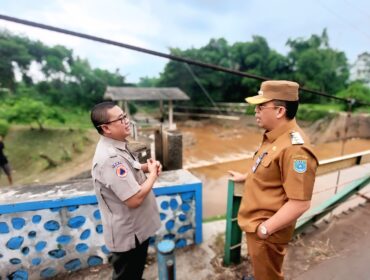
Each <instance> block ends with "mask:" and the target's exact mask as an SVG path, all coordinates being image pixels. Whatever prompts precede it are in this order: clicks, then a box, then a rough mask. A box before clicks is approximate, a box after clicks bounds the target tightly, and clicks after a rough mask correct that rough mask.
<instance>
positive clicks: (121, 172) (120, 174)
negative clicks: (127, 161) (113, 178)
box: [116, 164, 127, 178]
mask: <svg viewBox="0 0 370 280" xmlns="http://www.w3.org/2000/svg"><path fill="white" fill-rule="evenodd" d="M116 175H117V176H118V177H120V178H123V177H126V175H127V169H126V167H125V166H124V165H123V164H120V165H118V166H117V168H116Z"/></svg>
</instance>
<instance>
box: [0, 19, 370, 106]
mask: <svg viewBox="0 0 370 280" xmlns="http://www.w3.org/2000/svg"><path fill="white" fill-rule="evenodd" d="M0 19H3V20H6V21H11V22H16V23H19V24H23V25H28V26H33V27H36V28H41V29H46V30H49V31H54V32H58V33H63V34H67V35H71V36H75V37H80V38H84V39H88V40H92V41H96V42H101V43H104V44H108V45H114V46H118V47H122V48H126V49H130V50H134V51H138V52H142V53H146V54H150V55H154V56H159V57H163V58H167V59H170V60H174V61H179V62H184V63H188V64H192V65H197V66H200V67H204V68H209V69H213V70H215V71H220V72H225V73H230V74H233V75H237V76H241V77H246V78H251V79H255V80H259V81H266V80H272V79H271V78H267V77H263V76H258V75H254V74H250V73H245V72H241V71H237V70H233V69H230V68H226V67H222V66H218V65H214V64H209V63H205V62H201V61H197V60H192V59H189V58H184V57H180V56H176V55H171V54H165V53H161V52H157V51H153V50H150V49H145V48H141V47H136V46H133V45H129V44H125V43H120V42H117V41H113V40H109V39H105V38H101V37H97V36H92V35H88V34H84V33H80V32H75V31H71V30H67V29H63V28H59V27H55V26H51V25H46V24H42V23H37V22H33V21H29V20H24V19H19V18H15V17H10V16H6V15H1V14H0ZM300 89H301V90H302V91H306V92H309V93H312V94H316V95H320V96H324V97H327V98H331V99H335V100H340V101H344V102H346V103H356V104H360V105H368V106H370V104H369V103H365V102H359V101H357V100H355V99H346V98H340V97H337V96H333V95H330V94H327V93H324V92H320V91H317V90H312V89H307V88H300Z"/></svg>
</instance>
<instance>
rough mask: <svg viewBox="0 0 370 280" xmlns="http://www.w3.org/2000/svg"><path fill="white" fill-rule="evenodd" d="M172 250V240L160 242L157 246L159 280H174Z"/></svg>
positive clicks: (173, 255)
mask: <svg viewBox="0 0 370 280" xmlns="http://www.w3.org/2000/svg"><path fill="white" fill-rule="evenodd" d="M174 250H175V243H174V242H173V241H172V240H162V241H161V242H159V243H158V244H157V262H158V276H159V280H176V273H175V254H174Z"/></svg>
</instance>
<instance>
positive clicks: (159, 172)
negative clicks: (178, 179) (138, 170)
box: [156, 160, 162, 176]
mask: <svg viewBox="0 0 370 280" xmlns="http://www.w3.org/2000/svg"><path fill="white" fill-rule="evenodd" d="M156 165H157V176H159V175H161V173H162V164H161V163H160V161H159V160H157V161H156Z"/></svg>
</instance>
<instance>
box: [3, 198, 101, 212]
mask: <svg viewBox="0 0 370 280" xmlns="http://www.w3.org/2000/svg"><path fill="white" fill-rule="evenodd" d="M95 203H98V201H97V199H96V196H95V195H87V196H79V197H75V198H60V199H54V200H44V201H33V202H20V203H13V204H2V205H0V214H7V213H15V212H25V211H34V210H41V209H49V208H55V207H64V206H71V205H76V204H79V205H83V204H95Z"/></svg>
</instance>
